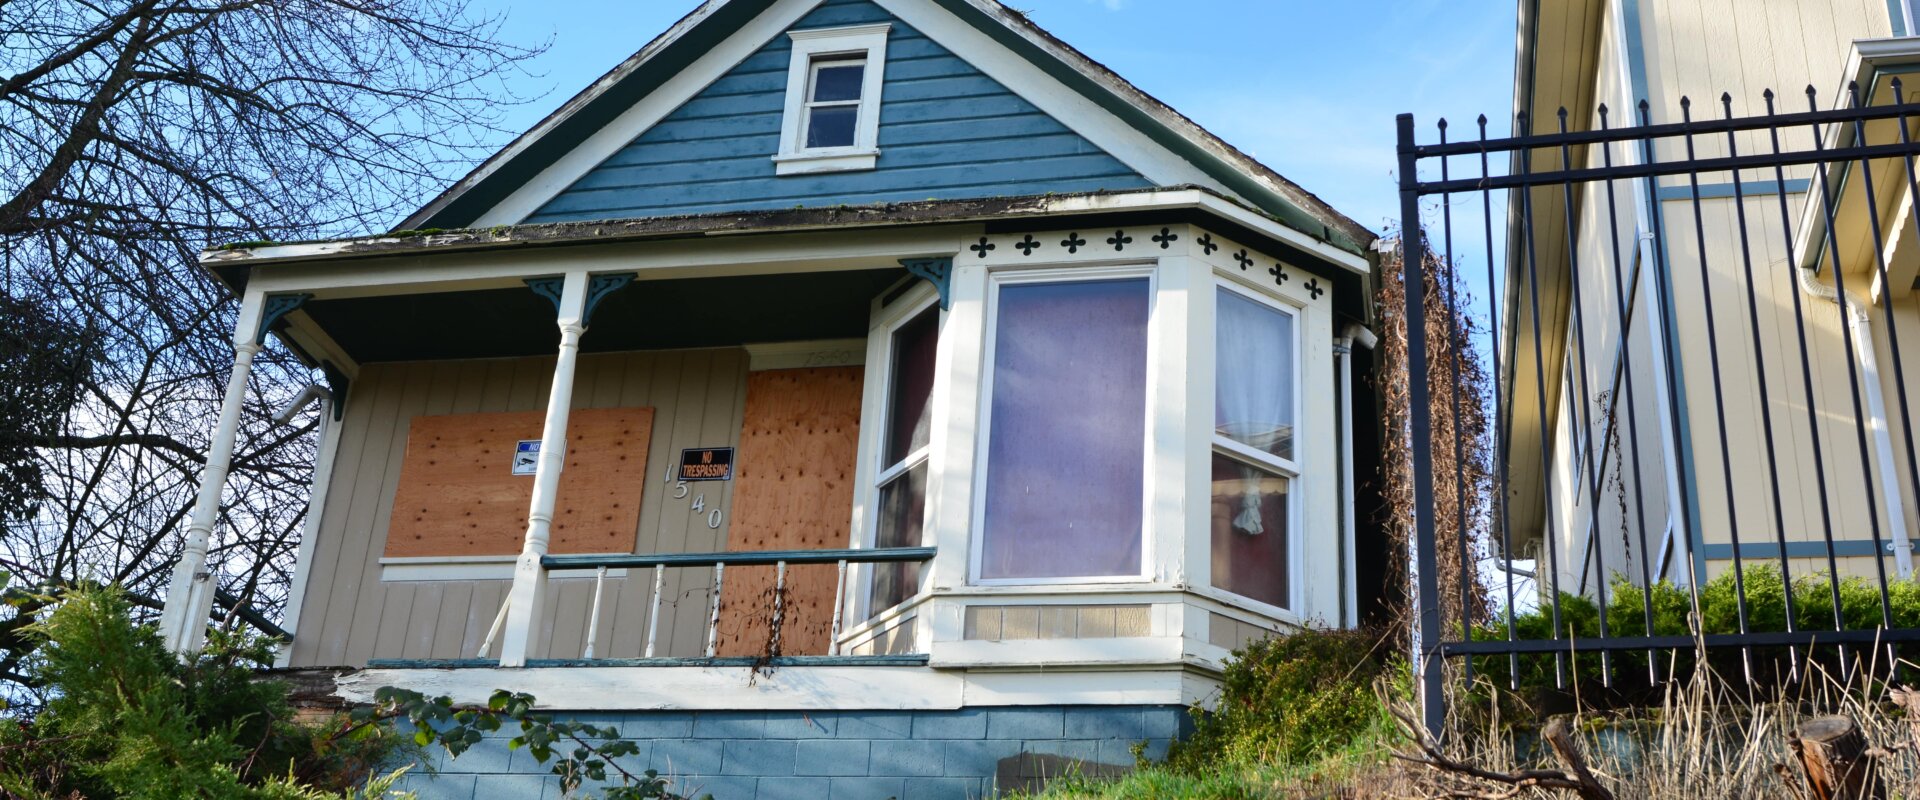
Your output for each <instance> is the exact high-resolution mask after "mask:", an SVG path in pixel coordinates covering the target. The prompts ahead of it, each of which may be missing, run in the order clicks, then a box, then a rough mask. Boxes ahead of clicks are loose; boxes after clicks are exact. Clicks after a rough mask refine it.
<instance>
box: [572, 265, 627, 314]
mask: <svg viewBox="0 0 1920 800" xmlns="http://www.w3.org/2000/svg"><path fill="white" fill-rule="evenodd" d="M639 277H640V273H638V272H621V273H616V274H613V275H595V276H593V277H592V278H590V279H588V281H587V310H586V312H585V313H583V314H581V319H580V324H582V325H591V324H593V310H594V309H595V308H598V307H599V305H600V301H602V300H605V299H607V296H608V295H610V294H613V293H614V292H617V291H620V290H621V289H625V288H627V285H628V284H631V283H633V281H634V279H636V278H639Z"/></svg>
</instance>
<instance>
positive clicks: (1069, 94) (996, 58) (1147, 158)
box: [873, 0, 1244, 199]
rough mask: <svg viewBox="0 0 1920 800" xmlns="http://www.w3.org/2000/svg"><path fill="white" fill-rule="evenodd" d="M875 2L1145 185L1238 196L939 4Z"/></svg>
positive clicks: (899, 0) (913, 0)
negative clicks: (1189, 187) (1142, 179)
mask: <svg viewBox="0 0 1920 800" xmlns="http://www.w3.org/2000/svg"><path fill="white" fill-rule="evenodd" d="M873 2H874V3H875V4H876V5H879V6H880V7H881V8H884V9H886V10H887V13H890V14H892V15H894V16H895V17H898V18H899V19H900V20H901V21H902V22H905V23H907V25H909V26H911V27H913V28H914V29H915V30H918V31H920V32H921V33H922V34H925V35H926V36H927V38H929V39H932V40H934V41H935V42H937V43H939V44H940V46H942V47H945V48H947V49H948V50H951V51H953V54H954V55H956V56H959V57H960V58H961V59H962V60H964V61H966V62H967V63H970V64H972V65H973V66H974V67H975V68H976V69H978V70H980V71H981V72H984V73H986V74H987V77H990V78H992V79H994V80H996V81H999V82H1000V85H1002V86H1005V87H1007V89H1008V90H1009V91H1011V92H1013V93H1014V94H1017V95H1019V96H1020V97H1022V98H1024V99H1025V100H1026V101H1027V102H1029V103H1032V104H1034V105H1035V106H1036V107H1038V108H1039V109H1040V110H1041V111H1043V112H1045V113H1046V114H1047V115H1048V116H1050V117H1053V118H1054V119H1056V120H1058V121H1059V122H1060V124H1062V125H1065V126H1067V128H1068V129H1070V130H1072V131H1073V132H1074V133H1077V134H1080V135H1081V136H1082V137H1084V138H1085V139H1086V140H1087V141H1089V142H1092V143H1094V145H1096V146H1098V147H1099V148H1100V149H1102V150H1105V151H1107V152H1108V153H1109V154H1111V155H1112V156H1113V157H1114V158H1117V159H1119V160H1120V163H1122V164H1125V165H1127V166H1128V167H1129V168H1131V169H1133V170H1134V171H1135V172H1138V173H1140V174H1141V175H1142V176H1144V177H1145V178H1146V179H1147V180H1149V181H1151V182H1153V183H1156V184H1159V185H1161V186H1178V185H1181V184H1193V185H1196V186H1205V187H1207V188H1209V189H1212V190H1214V191H1216V192H1219V193H1221V194H1224V195H1226V196H1228V197H1236V198H1238V197H1240V195H1239V193H1237V192H1234V191H1233V190H1231V189H1228V188H1227V187H1226V186H1224V185H1222V184H1221V183H1220V182H1219V181H1216V180H1214V179H1213V176H1211V175H1208V174H1207V173H1206V172H1205V171H1204V170H1202V169H1200V168H1199V167H1197V166H1195V165H1194V164H1193V163H1192V162H1189V161H1187V160H1186V159H1184V158H1181V157H1179V156H1177V155H1175V154H1174V153H1173V152H1172V151H1170V150H1168V149H1167V148H1165V147H1162V146H1161V145H1160V144H1159V143H1158V142H1155V141H1153V139H1152V138H1150V137H1148V136H1147V135H1146V134H1145V133H1142V132H1141V131H1140V130H1139V129H1137V128H1134V127H1133V126H1132V125H1129V124H1127V123H1126V122H1125V121H1123V120H1121V119H1120V118H1119V117H1117V116H1114V115H1113V113H1112V112H1110V111H1108V110H1106V109H1105V108H1102V107H1100V105H1099V104H1098V103H1095V102H1093V100H1092V99H1091V98H1088V97H1087V96H1086V95H1084V94H1081V93H1080V92H1078V91H1076V90H1074V89H1073V88H1071V87H1068V86H1067V85H1066V84H1064V83H1061V82H1060V81H1059V80H1057V79H1055V78H1054V77H1053V76H1052V75H1049V74H1047V72H1046V71H1045V70H1043V69H1041V68H1040V67H1039V66H1037V65H1035V64H1034V63H1033V62H1031V61H1028V60H1026V59H1025V58H1022V57H1020V56H1019V55H1017V54H1015V53H1014V52H1013V51H1011V50H1008V49H1007V48H1006V46H1004V45H1002V44H1000V43H999V42H996V41H994V40H993V38H992V37H990V36H988V35H987V34H986V33H984V32H982V31H981V30H980V29H979V28H975V27H974V26H972V25H969V24H967V22H966V21H965V20H962V19H960V18H959V17H956V16H954V15H953V13H952V12H949V11H947V10H946V9H944V8H941V7H940V6H939V5H938V4H935V3H933V2H930V0H873ZM1242 199H1244V198H1242Z"/></svg>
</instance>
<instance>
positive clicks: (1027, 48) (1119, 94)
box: [400, 0, 1375, 253]
mask: <svg viewBox="0 0 1920 800" xmlns="http://www.w3.org/2000/svg"><path fill="white" fill-rule="evenodd" d="M780 1H781V0H707V2H705V3H704V4H702V5H701V6H700V7H699V8H696V9H694V10H693V11H692V12H691V13H689V14H688V15H687V16H685V17H683V18H681V19H680V21H679V22H676V23H675V24H674V25H673V26H672V27H670V28H668V29H667V31H666V32H665V33H662V34H661V35H660V36H659V37H658V38H656V39H654V40H653V41H652V42H649V43H648V44H647V45H646V46H645V47H643V48H641V49H640V51H639V52H637V53H635V54H634V55H633V56H631V57H629V58H627V59H626V60H625V61H623V62H621V63H620V64H619V65H618V66H616V67H614V68H613V69H612V70H611V71H609V72H608V73H607V74H606V75H603V76H601V77H600V79H598V80H596V81H594V82H593V84H591V85H590V86H588V87H587V88H586V89H585V90H583V91H581V92H580V93H579V94H578V95H575V96H574V97H573V98H572V99H570V100H568V101H567V102H566V103H564V104H562V105H561V106H560V108H558V109H557V110H555V111H554V112H553V113H552V114H549V115H548V116H547V117H546V118H545V119H543V120H541V121H540V123H539V124H537V125H535V126H534V127H533V128H532V129H530V130H528V131H527V132H526V133H524V134H522V135H521V136H520V137H518V138H517V139H515V140H514V141H513V142H512V143H511V144H509V145H507V147H505V148H503V149H502V150H500V151H499V152H498V153H496V154H494V155H493V156H492V157H491V158H489V159H487V160H486V161H485V162H483V163H481V164H480V165H479V166H478V167H476V168H475V169H474V170H473V171H472V172H470V173H469V174H468V175H467V176H466V177H464V178H462V179H461V180H459V181H458V182H456V183H454V184H453V185H452V186H451V187H449V188H448V189H447V190H446V191H445V192H442V193H441V194H440V195H439V196H438V197H436V198H434V200H433V201H432V202H430V203H428V204H427V205H426V206H425V207H423V208H421V209H420V210H419V211H417V212H415V213H414V214H413V215H412V216H410V217H408V218H407V220H406V221H405V222H403V223H402V224H401V226H400V227H401V228H406V229H419V228H454V227H466V226H471V225H474V224H476V222H478V221H479V220H480V217H481V215H482V214H485V213H486V212H487V211H488V210H489V209H491V208H493V207H494V206H495V205H497V204H498V203H500V202H501V201H502V200H503V199H504V198H506V197H507V196H509V195H511V194H512V193H514V192H515V191H516V190H518V189H519V188H520V187H522V186H524V185H526V184H527V183H529V182H530V181H533V180H534V179H535V178H536V177H538V176H540V175H541V173H542V172H543V171H544V170H547V169H548V168H549V167H551V166H553V165H554V164H555V163H556V162H557V161H559V160H560V159H561V158H562V157H563V156H565V155H567V154H568V153H569V152H570V151H572V150H573V149H574V147H575V146H576V145H578V144H579V143H580V142H582V141H584V140H586V139H587V138H588V137H590V136H592V135H594V134H595V133H596V132H599V131H600V130H601V129H602V128H604V127H606V126H607V125H608V124H609V123H610V122H612V121H613V120H614V119H615V118H617V117H619V116H620V115H621V114H623V113H625V112H627V111H628V110H629V109H630V108H632V107H633V106H634V105H635V104H636V103H638V102H639V101H640V100H642V99H643V98H645V97H647V96H648V95H649V94H651V93H653V92H654V91H655V90H657V89H660V88H661V87H662V85H663V84H665V83H666V82H667V81H669V80H671V79H672V78H674V77H675V76H677V75H679V74H680V72H681V71H682V70H685V69H686V68H687V67H689V66H690V65H692V64H693V63H694V62H695V61H696V60H698V59H700V58H701V57H702V56H704V55H706V54H707V53H708V51H709V50H711V49H713V48H715V47H717V46H719V45H720V44H721V43H723V42H725V41H727V40H728V39H729V38H730V37H732V36H733V35H734V34H736V33H738V32H740V30H741V29H742V28H744V27H746V26H747V25H748V24H749V23H751V22H752V21H754V20H755V19H756V18H757V17H759V16H760V15H761V14H762V13H763V12H765V11H767V10H768V9H770V8H772V7H773V6H774V5H776V3H779V2H780ZM912 3H917V4H924V5H928V6H935V7H938V8H939V9H941V10H944V12H946V13H948V14H951V15H952V16H953V17H954V18H957V19H959V20H960V21H962V22H963V23H965V24H966V25H968V26H970V27H971V28H972V29H974V30H975V31H976V32H978V33H979V34H984V35H985V36H986V37H987V38H989V39H991V40H992V41H993V42H994V43H996V44H998V45H1000V46H1001V47H1004V48H1006V49H1007V50H1009V51H1011V52H1012V53H1014V54H1015V55H1017V56H1019V57H1020V58H1021V59H1023V60H1024V61H1026V62H1028V63H1029V64H1031V65H1032V66H1033V67H1037V68H1039V69H1040V70H1042V71H1044V72H1045V73H1046V75H1047V76H1049V77H1051V78H1052V79H1054V80H1056V81H1058V82H1059V83H1060V84H1062V85H1064V86H1066V87H1067V88H1068V89H1070V90H1071V91H1073V92H1075V93H1077V94H1078V95H1079V96H1080V98H1082V99H1084V100H1085V101H1090V102H1091V103H1092V104H1093V105H1094V106H1096V107H1098V109H1100V110H1101V111H1103V112H1104V113H1107V114H1111V115H1112V116H1114V117H1117V118H1119V119H1120V120H1121V121H1122V122H1123V123H1125V124H1126V125H1127V126H1130V127H1132V128H1133V129H1135V130H1136V131H1138V132H1139V133H1140V134H1141V135H1144V136H1145V137H1146V138H1147V139H1149V140H1151V144H1152V145H1154V146H1157V147H1159V148H1162V149H1164V150H1166V151H1168V152H1169V153H1171V154H1172V155H1173V156H1175V157H1176V158H1178V159H1180V160H1181V161H1184V162H1185V163H1187V164H1190V165H1192V167H1194V168H1195V169H1196V170H1197V171H1198V172H1199V173H1200V174H1201V175H1202V176H1203V177H1204V178H1205V179H1208V180H1209V181H1210V182H1212V183H1215V184H1217V185H1218V186H1219V187H1220V188H1221V189H1224V190H1225V191H1227V192H1229V193H1231V194H1233V195H1237V196H1239V197H1240V198H1242V199H1243V200H1245V201H1246V202H1248V203H1249V204H1251V205H1253V206H1254V207H1255V208H1257V209H1259V210H1261V211H1262V212H1264V213H1267V214H1270V215H1272V216H1273V217H1274V218H1276V219H1278V220H1280V221H1281V222H1283V223H1285V224H1287V225H1288V226H1289V227H1292V228H1294V229H1296V230H1299V231H1301V232H1302V233H1306V234H1308V235H1309V236H1312V237H1314V238H1316V239H1319V240H1322V241H1326V242H1328V243H1330V244H1332V245H1334V246H1336V247H1338V248H1340V249H1342V250H1346V251H1348V252H1355V253H1358V252H1362V251H1363V249H1364V247H1365V246H1366V245H1367V244H1368V243H1370V242H1371V241H1372V240H1373V239H1374V238H1375V236H1374V234H1373V233H1372V232H1371V231H1369V230H1367V229H1366V227H1365V226H1363V225H1360V224H1359V223H1357V222H1355V221H1354V220H1352V219H1350V218H1348V217H1347V216H1346V215H1344V214H1341V213H1340V212H1338V211H1335V210H1334V209H1333V208H1332V207H1331V206H1329V205H1327V204H1326V203H1325V202H1324V201H1322V200H1320V199H1319V198H1318V197H1315V196H1314V195H1313V194H1312V193H1310V192H1307V191H1306V190H1304V189H1302V188H1300V187H1299V186H1298V185H1296V184H1294V183H1293V182H1291V181H1288V180H1287V179H1286V178H1284V177H1282V176H1281V175H1280V174H1278V173H1276V172H1274V171H1273V170H1272V169H1270V168H1268V167H1267V166H1265V165H1264V164H1261V163H1260V162H1259V161H1257V160H1255V159H1253V158H1252V157H1250V156H1248V155H1246V154H1245V153H1243V152H1241V151H1240V150H1238V149H1236V148H1234V147H1233V146H1232V145H1229V144H1227V143H1226V142H1225V141H1222V140H1221V139H1220V138H1219V137H1217V136H1214V135H1213V134H1212V133H1209V132H1207V131H1206V130H1205V129H1203V128H1201V127H1200V126H1199V125H1197V124H1195V123H1194V122H1193V121H1192V120H1190V119H1188V118H1187V117H1185V116H1183V115H1181V114H1180V113H1179V112H1177V111H1174V110H1173V109H1172V108H1170V107H1168V106H1167V105H1166V104H1165V103H1162V102H1160V101H1159V100H1157V99H1154V98H1153V97H1152V96H1151V95H1148V94H1147V93H1145V92H1143V91H1141V90H1140V89H1139V88H1138V87H1135V86H1134V85H1132V84H1131V83H1128V82H1127V81H1126V80H1124V79H1122V78H1120V77H1119V76H1118V75H1116V74H1114V73H1113V71H1112V70H1109V69H1107V68H1106V67H1105V66H1103V65H1101V64H1099V63H1098V62H1095V61H1093V60H1092V59H1090V58H1088V57H1087V56H1086V55H1085V54H1083V53H1081V52H1080V51H1078V50H1075V49H1074V48H1072V47H1071V46H1069V45H1067V44H1066V43H1064V42H1062V41H1060V40H1059V39H1057V38H1055V37H1053V36H1052V35H1051V34H1048V33H1047V32H1046V31H1044V30H1042V29H1041V28H1040V27H1039V26H1037V25H1035V24H1033V22H1032V21H1031V20H1029V19H1027V17H1026V16H1025V15H1023V14H1020V13H1019V12H1016V11H1012V10H1010V9H1008V8H1006V7H1005V6H1003V5H1001V4H1000V3H998V2H996V0H882V4H883V5H889V6H899V5H903V4H912Z"/></svg>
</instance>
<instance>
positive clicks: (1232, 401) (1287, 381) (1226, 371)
mask: <svg viewBox="0 0 1920 800" xmlns="http://www.w3.org/2000/svg"><path fill="white" fill-rule="evenodd" d="M1217 291H1218V292H1219V293H1220V303H1219V311H1218V316H1219V319H1218V321H1217V324H1216V325H1215V330H1216V333H1215V351H1214V352H1215V357H1214V363H1215V364H1216V366H1215V368H1214V376H1215V377H1214V390H1215V391H1214V407H1213V421H1214V430H1215V432H1217V433H1218V434H1220V435H1221V436H1224V437H1226V438H1228V439H1232V440H1234V441H1236V442H1239V443H1241V444H1244V445H1247V446H1249V447H1252V448H1254V449H1256V450H1261V451H1263V452H1267V453H1272V454H1273V455H1276V456H1279V457H1281V458H1285V459H1292V458H1293V391H1294V388H1293V317H1291V316H1288V315H1287V314H1285V313H1283V312H1281V311H1279V310H1277V309H1275V308H1273V307H1272V306H1269V305H1266V304H1264V303H1260V302H1257V301H1255V300H1253V299H1250V298H1248V297H1246V296H1244V295H1241V294H1240V293H1238V292H1235V291H1232V290H1229V289H1224V288H1223V289H1219V290H1217Z"/></svg>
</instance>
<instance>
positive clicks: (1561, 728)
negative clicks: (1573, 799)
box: [1540, 717, 1613, 800]
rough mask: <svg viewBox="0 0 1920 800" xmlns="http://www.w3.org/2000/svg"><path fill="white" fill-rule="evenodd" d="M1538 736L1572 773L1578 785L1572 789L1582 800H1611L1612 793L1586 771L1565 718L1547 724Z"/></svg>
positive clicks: (1585, 761)
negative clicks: (1550, 747)
mask: <svg viewBox="0 0 1920 800" xmlns="http://www.w3.org/2000/svg"><path fill="white" fill-rule="evenodd" d="M1540 735H1541V736H1542V737H1543V738H1545V739H1546V740H1547V744H1548V745H1551V746H1552V747H1553V754H1554V755H1556V756H1559V757H1560V763H1563V764H1566V765H1567V770H1568V771H1569V772H1572V773H1573V778H1574V780H1575V781H1576V782H1577V783H1578V784H1579V785H1578V786H1577V787H1575V788H1574V791H1575V792H1578V793H1579V795H1580V796H1581V797H1582V798H1584V800H1613V792H1610V791H1608V790H1607V787H1605V786H1601V785H1600V781H1599V780H1598V779H1596V778H1594V777H1593V771H1592V770H1589V769H1587V759H1586V757H1585V756H1582V755H1581V754H1580V745H1579V743H1577V742H1575V741H1574V740H1573V726H1572V725H1571V724H1569V723H1568V722H1567V718H1566V717H1559V718H1556V719H1555V720H1554V721H1552V722H1549V723H1547V727H1546V729H1545V730H1543V731H1541V732H1540Z"/></svg>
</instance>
